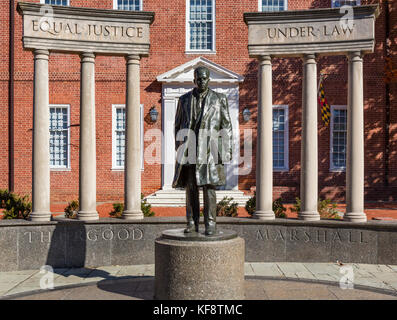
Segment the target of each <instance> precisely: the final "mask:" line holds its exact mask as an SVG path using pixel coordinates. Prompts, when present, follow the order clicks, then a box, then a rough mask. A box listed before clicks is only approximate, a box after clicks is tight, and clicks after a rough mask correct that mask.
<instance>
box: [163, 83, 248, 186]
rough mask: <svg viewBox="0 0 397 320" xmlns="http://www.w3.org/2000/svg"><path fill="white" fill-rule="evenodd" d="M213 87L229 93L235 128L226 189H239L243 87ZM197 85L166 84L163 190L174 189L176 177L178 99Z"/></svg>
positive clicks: (164, 98) (164, 88) (231, 115)
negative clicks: (175, 124) (175, 132)
mask: <svg viewBox="0 0 397 320" xmlns="http://www.w3.org/2000/svg"><path fill="white" fill-rule="evenodd" d="M210 88H211V89H212V90H214V91H216V92H220V93H224V94H226V96H227V98H228V102H229V112H230V117H231V120H232V128H233V140H234V148H233V159H232V161H231V163H230V164H226V165H225V174H226V186H225V187H223V188H222V189H227V190H237V189H238V160H239V159H238V158H239V155H240V143H239V142H240V135H239V121H238V116H239V91H238V86H236V85H231V86H227V85H216V84H215V85H211V86H210ZM192 89H193V86H189V85H182V86H179V85H165V86H164V87H163V112H162V114H163V119H162V120H163V122H162V123H163V137H164V140H163V142H162V160H163V162H162V163H163V166H162V183H163V186H162V188H163V190H172V181H173V178H174V172H175V137H174V123H175V113H176V108H177V105H178V99H179V97H180V96H181V95H183V94H184V93H186V92H188V91H190V90H192Z"/></svg>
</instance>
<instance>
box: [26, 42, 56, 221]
mask: <svg viewBox="0 0 397 320" xmlns="http://www.w3.org/2000/svg"><path fill="white" fill-rule="evenodd" d="M33 54H34V96H33V164H32V213H31V214H30V220H32V221H49V220H51V212H50V147H49V144H50V131H49V130H50V125H49V121H50V120H49V106H48V104H49V97H48V96H49V93H48V92H49V90H48V58H49V52H48V50H41V49H37V50H34V52H33Z"/></svg>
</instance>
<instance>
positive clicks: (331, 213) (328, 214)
mask: <svg viewBox="0 0 397 320" xmlns="http://www.w3.org/2000/svg"><path fill="white" fill-rule="evenodd" d="M295 201H296V202H295V203H294V205H293V207H292V208H291V211H294V212H296V213H299V211H300V210H301V199H299V198H298V197H297V198H295ZM336 206H337V205H336V203H334V202H332V201H331V200H330V199H324V200H321V199H319V200H318V203H317V211H318V213H319V214H320V217H321V218H323V219H340V217H339V215H338V213H339V212H338V210H336Z"/></svg>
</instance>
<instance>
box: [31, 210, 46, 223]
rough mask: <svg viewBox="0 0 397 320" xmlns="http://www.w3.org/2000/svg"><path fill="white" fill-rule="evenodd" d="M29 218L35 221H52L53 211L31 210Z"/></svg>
mask: <svg viewBox="0 0 397 320" xmlns="http://www.w3.org/2000/svg"><path fill="white" fill-rule="evenodd" d="M29 220H30V221H34V222H44V221H51V212H49V211H36V212H31V213H30V215H29Z"/></svg>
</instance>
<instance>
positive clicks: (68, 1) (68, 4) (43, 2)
mask: <svg viewBox="0 0 397 320" xmlns="http://www.w3.org/2000/svg"><path fill="white" fill-rule="evenodd" d="M40 3H41V4H46V3H45V0H40ZM47 6H55V4H47ZM69 6H70V0H67V4H66V6H64V7H69Z"/></svg>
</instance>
